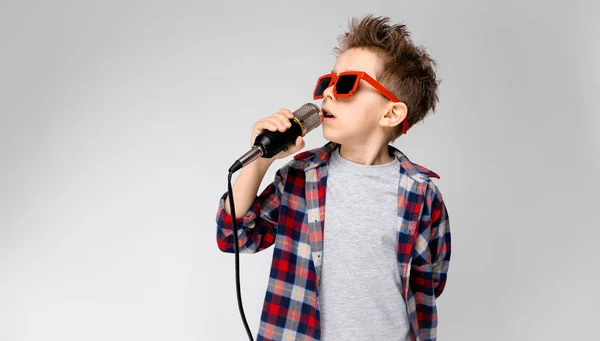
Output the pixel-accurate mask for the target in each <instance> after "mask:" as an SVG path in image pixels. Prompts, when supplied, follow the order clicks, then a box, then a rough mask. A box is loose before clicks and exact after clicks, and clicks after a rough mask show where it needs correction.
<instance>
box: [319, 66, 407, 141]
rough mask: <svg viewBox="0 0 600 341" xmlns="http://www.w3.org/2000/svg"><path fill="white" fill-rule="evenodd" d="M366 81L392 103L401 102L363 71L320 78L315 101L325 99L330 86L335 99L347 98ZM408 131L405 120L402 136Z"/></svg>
mask: <svg viewBox="0 0 600 341" xmlns="http://www.w3.org/2000/svg"><path fill="white" fill-rule="evenodd" d="M361 79H362V80H364V81H366V82H367V83H369V84H371V86H373V87H374V88H375V89H377V90H378V91H379V92H380V93H381V94H382V95H384V96H385V97H386V98H388V99H389V100H390V101H392V102H400V100H399V99H398V98H397V97H396V96H394V95H393V94H392V93H391V92H390V91H389V90H388V89H386V88H385V87H384V86H383V85H381V84H380V83H379V82H378V81H376V80H375V79H373V78H372V77H371V76H369V75H368V74H367V73H366V72H362V71H346V72H341V73H340V74H339V75H336V74H334V73H328V74H326V75H323V76H321V77H319V79H318V80H317V85H316V86H315V90H314V91H313V99H321V98H323V97H324V95H323V94H324V93H325V90H326V89H327V88H329V87H330V86H332V85H333V86H334V87H333V96H334V97H335V98H347V97H350V96H352V95H353V94H354V93H355V92H356V90H357V89H358V84H359V83H360V80H361ZM407 130H408V120H407V119H404V122H402V134H406V131H407Z"/></svg>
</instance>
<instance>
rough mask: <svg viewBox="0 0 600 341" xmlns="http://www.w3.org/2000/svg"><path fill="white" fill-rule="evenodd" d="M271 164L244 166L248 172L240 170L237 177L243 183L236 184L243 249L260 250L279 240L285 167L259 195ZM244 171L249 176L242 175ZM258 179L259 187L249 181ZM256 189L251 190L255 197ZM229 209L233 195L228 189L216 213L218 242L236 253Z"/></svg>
mask: <svg viewBox="0 0 600 341" xmlns="http://www.w3.org/2000/svg"><path fill="white" fill-rule="evenodd" d="M250 166H251V165H248V166H247V167H250ZM267 168H268V166H266V168H265V167H258V165H257V168H249V169H245V168H242V172H243V171H244V170H246V171H247V172H246V173H245V174H240V176H239V177H238V179H237V180H236V184H237V183H240V185H239V186H237V187H236V186H232V187H233V196H234V200H235V211H236V225H237V230H238V242H239V250H240V252H245V253H256V252H259V251H262V250H264V249H266V248H268V247H269V246H271V245H272V244H273V242H274V241H275V235H276V226H277V221H278V219H279V207H280V200H281V195H282V193H283V181H284V174H283V172H284V168H282V169H279V170H278V171H277V172H276V174H275V180H274V181H273V182H271V183H270V184H269V185H268V186H267V187H266V188H265V189H264V190H263V192H262V193H261V194H260V195H259V196H258V197H257V196H256V191H257V188H258V185H259V184H260V182H261V181H262V178H263V177H264V174H265V172H266V169H267ZM242 175H246V176H245V177H244V178H242ZM240 178H242V179H240ZM257 179H258V185H256V187H254V185H253V184H249V183H250V182H252V181H256V180H257ZM238 181H239V182H238ZM244 189H245V190H246V191H244ZM248 189H250V190H248ZM252 191H253V193H254V194H251V195H252V197H248V193H252ZM238 192H240V193H238ZM238 194H239V195H238ZM244 195H245V198H244ZM248 199H249V200H248ZM244 200H246V202H249V203H250V205H249V207H248V204H247V203H246V205H245V206H244ZM228 212H230V207H229V198H228V192H225V193H224V194H223V195H222V196H221V198H220V200H219V206H218V211H217V216H216V222H217V245H218V247H219V249H220V250H221V251H223V252H227V253H233V252H234V245H233V243H234V239H233V224H232V216H231V214H230V213H228Z"/></svg>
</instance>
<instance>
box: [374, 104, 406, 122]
mask: <svg viewBox="0 0 600 341" xmlns="http://www.w3.org/2000/svg"><path fill="white" fill-rule="evenodd" d="M407 115H408V107H407V106H406V104H404V102H395V103H390V105H388V106H387V107H386V111H385V113H384V115H383V116H382V117H381V120H379V124H381V125H382V126H384V127H390V128H393V127H395V126H397V125H399V124H400V123H402V122H403V121H404V120H405V119H406V116H407Z"/></svg>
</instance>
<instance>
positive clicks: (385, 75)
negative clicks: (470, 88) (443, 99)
mask: <svg viewBox="0 0 600 341" xmlns="http://www.w3.org/2000/svg"><path fill="white" fill-rule="evenodd" d="M389 21H390V18H388V17H373V15H367V16H365V17H363V18H352V19H351V21H350V24H349V32H345V33H343V34H342V35H340V36H339V37H338V43H339V46H338V47H336V48H334V53H336V54H337V55H338V56H339V54H341V53H343V52H345V51H347V50H349V49H352V48H366V49H369V50H370V51H373V52H375V53H377V54H378V55H379V56H380V58H381V59H382V61H383V64H382V66H383V67H382V69H381V71H380V73H379V74H378V75H374V76H375V78H376V79H377V80H378V81H379V82H380V83H381V84H382V85H383V86H385V87H386V88H387V89H388V90H390V91H391V92H392V93H393V94H394V95H395V96H396V97H398V99H400V101H401V102H404V104H406V106H407V107H408V114H407V119H408V126H409V128H410V127H412V126H413V125H414V124H416V123H417V122H419V121H421V120H423V119H424V118H425V116H426V115H427V114H428V112H429V111H432V112H434V111H435V105H436V102H437V101H438V95H437V89H438V85H439V83H441V81H438V80H436V75H435V71H434V67H435V66H436V62H435V60H433V59H432V58H431V57H430V56H429V54H428V53H427V52H426V51H425V48H423V47H421V46H415V45H414V44H413V42H412V40H411V38H410V32H409V31H408V30H407V28H406V25H403V24H395V25H390V24H389ZM401 134H402V124H399V125H398V126H396V127H395V128H394V131H393V132H392V135H391V136H390V141H394V140H395V139H396V138H398V137H399V136H400V135H401Z"/></svg>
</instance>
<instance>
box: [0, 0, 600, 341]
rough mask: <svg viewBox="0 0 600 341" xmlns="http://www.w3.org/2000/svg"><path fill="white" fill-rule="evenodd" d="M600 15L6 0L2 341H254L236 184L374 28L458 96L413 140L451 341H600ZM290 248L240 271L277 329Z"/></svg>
mask: <svg viewBox="0 0 600 341" xmlns="http://www.w3.org/2000/svg"><path fill="white" fill-rule="evenodd" d="M598 7H599V6H598V5H597V4H593V3H592V2H591V1H590V2H589V4H584V2H576V1H570V2H568V3H567V2H565V3H560V2H556V3H554V4H549V3H548V2H546V1H529V2H521V1H496V2H490V1H485V2H482V1H419V2H417V1H397V0H394V1H379V2H376V1H370V2H367V1H349V0H345V1H338V2H325V1H313V2H309V1H302V2H300V1H296V2H286V1H271V2H266V1H263V2H255V3H251V2H241V1H239V2H237V3H232V2H227V1H221V2H215V3H203V2H201V1H177V2H175V1H168V2H167V1H164V2H157V1H153V2H148V1H137V2H135V1H104V2H85V3H84V2H82V1H70V2H67V1H54V2H42V1H38V2H24V1H23V2H17V1H8V2H7V1H2V2H1V3H0V43H1V44H0V49H1V51H0V52H1V53H0V162H1V167H0V213H1V215H0V243H1V244H0V340H7V341H8V340H10V341H12V340H243V339H245V338H246V336H245V331H244V328H243V325H242V322H241V319H240V316H239V312H238V308H237V303H236V298H235V286H234V257H233V255H232V254H224V253H221V252H220V251H219V250H218V248H217V245H216V240H215V236H216V225H215V214H216V210H217V202H218V198H219V197H220V195H221V194H223V193H224V192H225V191H226V190H227V169H228V168H229V166H230V165H231V164H232V163H233V161H235V160H236V159H237V158H238V157H239V156H241V155H242V154H243V153H244V152H246V151H247V150H248V148H249V146H250V130H251V127H252V125H253V124H254V122H256V121H257V120H259V119H260V118H263V117H265V116H269V115H271V114H273V113H274V112H275V111H277V110H278V109H279V108H281V107H286V108H289V109H291V110H294V109H296V108H297V107H299V106H300V105H302V104H303V103H305V102H311V101H312V100H311V97H310V96H311V91H312V88H313V86H314V82H315V80H316V78H317V77H318V76H320V75H321V74H323V73H325V72H327V71H328V70H330V69H331V67H332V66H333V64H334V62H335V57H334V55H333V54H332V49H333V47H334V46H335V44H336V37H337V35H338V34H340V33H342V32H343V30H344V29H345V28H346V27H347V23H348V19H349V18H350V17H352V16H355V15H362V14H366V13H373V14H376V15H388V16H391V17H392V19H393V20H394V22H404V23H405V24H407V25H408V27H409V29H410V30H411V31H412V33H413V38H414V41H415V42H416V43H417V44H419V45H425V46H426V47H427V49H428V51H429V52H430V53H431V54H432V55H433V57H434V58H435V59H436V60H437V61H438V64H439V65H438V76H439V78H441V79H442V80H443V82H442V85H441V89H440V104H439V106H438V111H437V113H436V114H435V115H433V116H430V117H428V118H427V119H426V120H425V123H424V124H419V125H417V126H416V127H414V129H412V130H411V132H410V134H408V136H406V137H402V138H400V139H399V140H398V141H396V142H395V143H394V145H395V146H396V147H398V148H400V149H401V150H403V151H404V152H405V153H406V154H407V155H408V156H409V157H410V158H411V159H412V160H413V161H415V162H417V163H420V164H422V165H424V166H426V167H429V168H431V169H432V170H434V171H436V172H438V173H439V174H440V175H441V177H442V178H441V179H440V180H437V181H436V183H437V184H438V186H439V187H440V189H441V190H442V193H443V195H444V198H445V200H446V203H447V206H448V209H449V212H450V219H451V228H452V237H453V255H452V260H451V265H450V272H449V275H448V284H447V287H446V291H445V292H444V294H443V295H442V297H440V298H439V300H438V304H439V313H440V321H439V338H440V339H441V340H482V339H485V340H571V339H575V338H577V337H583V338H586V339H596V338H597V337H598V336H597V335H596V333H597V329H598V325H599V324H600V313H599V312H598V311H597V306H598V304H599V303H600V298H599V294H598V287H600V283H599V275H598V270H599V269H600V266H599V262H598V260H597V257H598V256H597V255H598V251H597V243H598V241H599V238H600V233H599V232H598V228H599V227H600V223H599V222H598V216H597V215H598V211H599V207H598V203H599V200H598V195H597V191H598V189H599V186H598V179H597V176H598V174H599V173H600V158H599V155H600V152H599V144H600V141H599V138H598V134H597V133H596V132H595V130H596V127H597V126H598V124H600V120H599V119H598V109H599V108H598V104H597V99H598V95H599V94H600V91H599V90H600V86H599V79H600V78H599V76H600V70H599V67H600V63H599V62H598V61H599V60H600V46H599V45H600V44H599V43H598V42H599V40H598V34H599V33H600V27H599V26H600V25H599V24H598V21H597V18H596V14H597V13H598ZM317 103H318V104H320V102H317ZM306 142H307V143H306V148H305V149H311V148H316V147H319V146H321V145H322V144H324V143H325V142H326V141H325V140H324V139H323V137H322V134H321V128H320V127H319V128H317V129H316V130H315V131H314V132H312V133H310V134H309V135H307V136H306ZM287 161H288V159H284V160H279V161H278V162H276V163H275V164H274V165H273V167H272V168H271V169H270V170H269V172H268V173H267V176H266V177H265V179H264V180H263V183H262V185H261V187H260V189H259V190H260V191H262V189H263V188H264V187H265V186H266V185H267V184H268V183H269V182H271V181H272V180H273V176H274V172H275V170H276V169H277V168H279V167H280V166H282V165H283V164H284V163H285V162H287ZM235 177H236V176H234V179H235ZM272 251H273V248H270V249H268V250H266V251H264V252H262V253H259V254H255V255H242V257H241V278H242V297H243V300H244V307H245V310H246V315H247V317H248V322H249V324H250V327H251V328H252V330H253V333H254V334H255V333H256V330H257V328H258V324H259V317H260V312H261V308H262V301H263V298H264V292H265V289H266V285H267V278H268V274H269V266H270V259H271V257H272Z"/></svg>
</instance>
